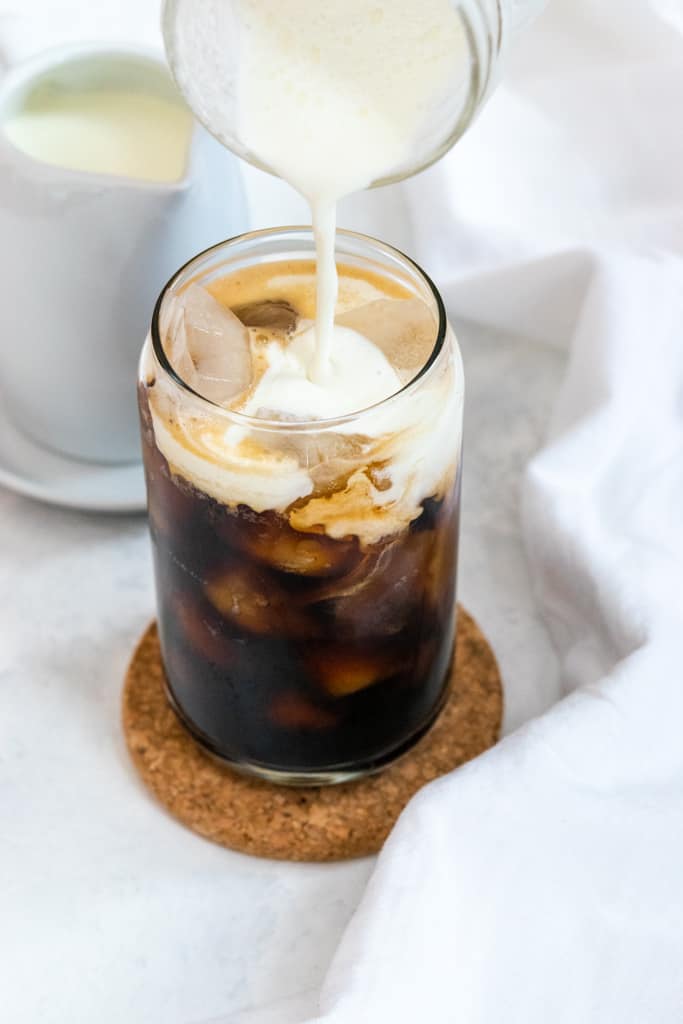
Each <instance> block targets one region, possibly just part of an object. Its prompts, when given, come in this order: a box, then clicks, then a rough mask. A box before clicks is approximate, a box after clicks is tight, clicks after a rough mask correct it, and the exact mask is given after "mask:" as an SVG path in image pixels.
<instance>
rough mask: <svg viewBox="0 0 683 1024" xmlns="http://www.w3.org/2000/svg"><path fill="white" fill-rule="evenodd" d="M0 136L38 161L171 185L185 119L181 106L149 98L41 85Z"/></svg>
mask: <svg viewBox="0 0 683 1024" xmlns="http://www.w3.org/2000/svg"><path fill="white" fill-rule="evenodd" d="M2 131H3V132H4V134H5V135H6V136H7V138H8V139H9V140H10V142H11V143H12V144H13V145H15V146H16V147H17V149H20V150H21V151H22V152H24V153H26V154H27V155H28V156H30V157H33V159H34V160H39V161H42V162H43V163H47V164H53V165H56V166H59V167H67V168H69V169H71V170H75V171H86V172H89V173H93V174H113V175H116V176H119V177H126V178H136V179H138V180H141V181H159V182H171V181H178V180H179V179H180V178H182V176H183V174H184V173H185V164H186V162H187V151H188V146H189V142H190V133H191V131H192V117H191V115H190V112H189V110H188V109H187V108H186V107H185V106H184V104H183V103H182V102H180V101H174V100H171V99H165V98H163V97H161V96H155V95H153V94H151V93H144V92H132V91H129V90H127V89H125V88H121V89H113V88H107V89H104V88H94V87H93V88H91V89H68V88H57V87H42V88H39V89H37V90H36V91H35V93H34V94H33V95H31V96H29V97H28V99H27V100H26V101H25V102H24V104H23V105H22V106H21V107H20V108H19V109H18V110H17V111H15V112H14V113H13V114H12V115H11V116H10V117H9V118H8V119H7V120H6V121H5V122H4V123H3V125H2Z"/></svg>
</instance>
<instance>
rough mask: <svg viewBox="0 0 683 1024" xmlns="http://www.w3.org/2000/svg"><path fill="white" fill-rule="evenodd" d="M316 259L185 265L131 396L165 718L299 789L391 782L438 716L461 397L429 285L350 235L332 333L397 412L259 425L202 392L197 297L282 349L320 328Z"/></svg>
mask: <svg viewBox="0 0 683 1024" xmlns="http://www.w3.org/2000/svg"><path fill="white" fill-rule="evenodd" d="M314 259H315V245H314V240H313V237H312V234H311V231H310V229H307V228H282V229H275V230H270V231H260V232H254V233H251V234H247V235H242V236H239V237H238V238H234V239H231V240H230V241H228V242H224V243H222V244H220V245H217V246H215V247H213V248H212V249H210V250H208V251H207V252H204V253H202V254H200V255H199V256H197V257H196V258H195V259H193V260H191V261H190V262H189V263H188V264H187V265H186V266H185V267H183V268H182V269H181V270H180V271H179V272H178V273H177V274H176V275H175V276H174V277H173V278H172V279H171V281H170V282H169V283H168V284H167V286H166V287H165V288H164V290H163V292H162V294H161V296H160V298H159V301H158V303H157V306H156V309H155V311H154V315H153V321H152V328H151V332H150V336H149V337H148V339H147V341H146V343H145V346H144V349H143V354H142V359H141V363H140V377H139V402H140V417H141V425H142V440H143V450H144V462H145V473H146V480H147V494H148V508H149V522H150V530H151V536H152V547H153V555H154V568H155V578H156V591H157V606H158V626H159V639H160V644H161V651H162V657H163V663H164V669H165V676H166V685H167V692H168V697H169V700H170V702H171V703H172V705H173V707H174V709H175V710H176V712H177V714H178V715H179V716H180V718H181V720H182V722H183V723H184V725H185V726H186V727H187V729H189V730H190V732H191V733H192V735H193V736H194V738H195V739H196V740H197V741H198V742H199V743H200V744H202V745H203V746H204V747H205V748H206V749H207V750H209V751H210V752H211V753H213V754H214V755H217V756H218V757H220V758H222V759H223V760H224V761H226V762H228V763H229V764H230V765H232V766H233V767H234V768H236V769H237V770H240V771H243V772H248V773H251V774H255V775H258V776H260V777H262V778H265V779H268V780H270V781H274V782H282V783H286V784H301V785H307V784H310V785H317V784H324V783H332V782H341V781H347V780H349V779H352V778H356V777H359V776H362V775H364V774H367V773H369V772H373V771H377V770H379V769H381V768H382V767H384V766H385V765H388V764H389V763H391V762H392V761H393V760H395V759H396V758H397V757H399V756H400V755H401V754H402V753H404V752H405V751H407V750H408V749H409V748H410V747H412V746H413V744H415V743H416V742H417V740H418V739H419V738H420V737H421V736H422V735H423V734H424V733H425V732H426V731H427V729H428V728H429V727H430V725H431V724H432V722H433V721H434V719H435V718H436V716H437V715H438V712H439V710H440V708H441V707H442V705H443V703H444V701H445V699H446V696H447V690H448V685H449V682H450V678H451V669H452V657H453V648H454V639H455V628H456V604H455V590H456V567H457V549H458V529H459V507H460V479H461V438H462V411H463V399H464V378H463V369H462V361H461V358H460V352H459V349H458V345H457V341H456V339H455V335H454V333H453V331H452V329H451V327H450V326H449V324H448V321H447V319H446V314H445V310H444V306H443V302H442V300H441V297H440V295H439V293H438V291H437V290H436V288H435V287H434V285H433V284H432V282H431V281H430V280H429V278H428V277H427V275H426V274H425V273H424V272H423V271H422V270H421V269H420V268H419V267H418V266H417V265H416V264H415V263H413V262H412V261H411V260H410V259H409V258H408V257H406V256H404V255H403V254H402V253H399V252H398V251H397V250H395V249H393V248H391V247H390V246H388V245H385V244H383V243H381V242H378V241H376V240H374V239H371V238H368V237H366V236H363V235H358V234H355V233H352V232H347V231H339V232H338V234H337V242H336V259H337V267H338V271H339V275H340V291H339V302H338V306H337V314H338V316H337V322H338V323H340V324H344V325H346V327H347V328H349V329H351V330H352V331H354V332H357V333H359V334H361V335H362V336H363V337H366V338H369V339H370V341H372V342H373V343H374V344H375V345H376V346H377V347H378V348H380V349H381V351H382V353H383V354H384V355H385V356H386V358H387V360H388V361H389V363H390V364H391V365H392V367H394V368H395V370H396V373H397V375H398V379H399V380H400V386H399V387H398V389H397V390H396V392H395V393H393V394H392V395H391V396H390V397H388V398H386V399H384V400H382V401H380V402H375V404H373V405H370V406H369V407H366V408H363V409H359V410H357V411H354V412H352V413H350V414H346V415H343V416H336V417H334V418H327V417H325V416H318V417H316V418H315V419H311V418H308V419H297V418H296V417H292V416H288V417H282V416H279V415H278V414H277V413H275V412H273V411H272V410H269V409H267V408H265V409H261V408H259V409H257V410H253V409H251V411H250V413H249V414H247V413H245V412H244V411H243V409H242V410H241V411H240V410H239V409H236V408H232V407H230V403H226V402H225V401H222V400H221V398H220V396H218V397H217V396H216V393H215V392H213V391H211V389H210V388H209V389H208V390H207V389H203V388H202V387H200V384H198V381H199V382H200V383H201V380H202V378H201V375H199V376H198V374H197V367H196V366H194V365H193V364H192V360H191V359H188V354H187V351H185V350H182V351H181V348H180V347H179V345H178V342H177V337H176V335H177V333H178V331H179V330H184V329H185V327H186V326H187V325H185V326H183V316H185V317H186V316H187V315H188V310H189V308H190V305H189V303H188V304H187V305H185V306H183V300H184V296H186V295H188V294H189V292H188V289H190V288H193V289H195V290H196V289H197V288H201V289H203V290H207V292H208V294H209V295H210V296H211V298H210V300H209V301H210V302H212V303H213V304H214V305H213V306H212V308H216V309H218V311H219V312H220V307H223V308H226V309H230V310H231V311H232V312H234V313H235V314H236V315H237V317H238V318H239V320H240V324H241V323H243V324H244V325H246V326H247V329H248V332H249V336H250V339H251V343H252V344H253V346H255V349H254V351H259V349H258V346H259V345H263V344H265V342H266V341H268V340H269V339H270V342H269V343H272V338H273V334H272V332H273V331H275V332H276V333H277V331H278V330H280V331H281V332H282V337H281V339H280V341H281V343H282V345H283V346H284V349H285V350H286V347H287V345H290V344H292V345H293V344H295V342H296V338H297V337H300V334H301V330H302V329H303V327H305V325H306V324H310V320H311V317H312V316H313V315H314V309H315V306H314V303H315V288H314V282H315V263H314ZM201 301H203V300H201ZM179 309H180V310H181V314H180V315H179V313H178V310H179ZM200 314H201V316H203V317H204V318H206V310H204V309H203V307H202V309H201V310H200ZM231 315H232V314H231ZM233 322H234V318H233ZM200 326H201V325H200ZM203 329H204V330H205V332H206V331H208V334H207V335H206V336H207V337H210V335H211V332H212V331H214V332H215V331H217V330H218V328H217V327H215V325H213V324H209V325H208V327H207V324H206V322H205V320H204V321H203ZM354 336H355V335H354ZM226 343H228V342H226ZM179 353H180V354H179ZM255 361H256V363H257V362H258V357H257V356H256V357H255ZM363 372H364V370H363V365H360V364H359V367H358V373H359V374H362V373H363ZM206 379H209V381H210V383H214V384H215V381H213V379H212V378H210V375H209V377H208V378H206ZM207 394H208V395H209V396H211V397H207Z"/></svg>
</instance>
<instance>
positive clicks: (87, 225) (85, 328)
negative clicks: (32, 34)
mask: <svg viewBox="0 0 683 1024" xmlns="http://www.w3.org/2000/svg"><path fill="white" fill-rule="evenodd" d="M245 226H246V211H245V204H244V200H243V193H242V188H241V182H240V176H239V170H238V167H237V161H236V159H235V157H233V155H232V154H231V153H229V152H228V151H227V150H225V148H224V147H223V146H221V145H220V144H219V143H218V142H216V141H215V140H214V139H213V138H212V137H211V136H210V135H209V134H208V133H207V132H206V131H205V130H204V129H203V128H202V127H201V126H199V125H197V124H196V123H195V122H193V121H192V118H191V115H190V114H189V112H188V111H187V109H186V108H185V107H184V105H183V103H182V100H181V99H180V98H179V96H178V93H177V90H176V89H175V86H174V85H173V83H172V81H171V78H170V76H169V74H168V72H167V70H166V67H165V65H164V63H163V61H162V60H161V59H160V58H157V57H156V56H155V55H151V54H149V53H147V52H145V51H142V50H138V49H134V48H121V47H116V48H110V47H98V46H76V47H66V48H60V49H57V50H52V51H49V52H48V53H45V54H43V55H40V56H38V57H35V58H33V59H31V60H29V61H27V62H26V63H24V64H23V65H21V66H18V67H16V68H15V69H14V70H12V71H10V72H9V73H8V74H6V75H5V77H4V78H3V79H2V80H1V81H0V239H2V249H1V251H0V261H1V263H0V274H1V277H0V280H1V282H2V288H1V291H0V401H1V402H4V403H5V404H6V407H7V410H8V412H9V413H10V415H11V417H12V419H13V420H14V421H15V423H16V425H17V426H18V427H19V428H20V429H21V430H22V431H23V432H25V433H26V434H27V435H29V436H30V437H32V438H33V439H34V440H36V441H38V442H39V443H41V444H43V445H45V446H47V447H49V448H52V449H55V450H58V451H60V452H62V453H64V454H66V455H69V456H73V457H76V458H81V459H87V460H91V461H96V462H102V463H124V462H131V461H135V460H137V459H138V452H139V439H138V433H139V432H138V424H137V413H136V407H135V371H136V364H137V357H138V353H139V349H140V340H141V339H142V338H144V336H145V333H146V332H147V329H148V325H149V318H150V314H151V310H152V308H153V306H154V300H155V298H156V295H157V294H158V293H159V290H160V288H161V287H162V285H163V284H164V282H165V281H166V280H167V279H168V278H169V277H170V275H171V274H172V273H173V272H174V271H175V270H176V269H177V267H178V266H179V265H180V264H182V263H184V262H185V261H186V260H188V259H189V258H190V257H191V256H193V255H194V254H195V253H196V252H197V251H198V250H200V249H204V248H206V247H208V246H209V245H212V244H214V243H216V242H218V241H220V240H222V239H224V238H226V237H230V236H231V235H234V234H236V233H238V232H239V231H242V230H243V229H244V227H245Z"/></svg>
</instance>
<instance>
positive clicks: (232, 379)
mask: <svg viewBox="0 0 683 1024" xmlns="http://www.w3.org/2000/svg"><path fill="white" fill-rule="evenodd" d="M164 324H165V325H166V337H165V349H166V354H167V355H168V357H169V359H170V361H171V364H172V366H173V368H174V369H175V371H176V373H178V374H179V375H180V376H181V377H182V379H183V380H184V381H185V382H186V383H187V384H189V385H190V387H192V388H193V389H194V390H195V391H197V392H198V393H199V394H200V395H202V397H204V398H208V399H209V401H211V402H215V403H216V404H217V405H226V404H227V403H228V402H230V400H231V399H233V398H235V397H236V396H237V395H239V394H241V393H242V392H243V391H245V390H246V389H247V388H248V387H249V385H250V383H251V379H252V366H251V348H250V345H249V331H248V330H247V328H246V327H245V326H244V324H243V323H242V321H241V320H239V319H238V318H237V317H236V316H235V314H234V313H232V312H231V311H230V310H229V309H226V308H225V306H222V305H221V304H220V302H218V301H217V300H216V299H214V298H213V296H212V295H210V294H209V293H208V292H207V291H206V289H205V288H202V287H200V286H199V285H197V284H192V285H190V287H189V288H187V289H186V290H185V291H184V292H182V294H181V295H178V296H175V297H174V299H173V303H172V305H171V306H170V308H169V310H168V311H167V313H166V316H165V317H164V320H163V321H162V329H163V327H164Z"/></svg>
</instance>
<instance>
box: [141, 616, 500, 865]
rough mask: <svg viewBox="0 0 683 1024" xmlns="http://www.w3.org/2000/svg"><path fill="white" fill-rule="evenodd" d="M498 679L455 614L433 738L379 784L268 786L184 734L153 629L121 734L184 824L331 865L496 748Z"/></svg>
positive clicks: (234, 843)
mask: <svg viewBox="0 0 683 1024" xmlns="http://www.w3.org/2000/svg"><path fill="white" fill-rule="evenodd" d="M502 713H503V695H502V688H501V681H500V674H499V671H498V666H497V664H496V660H495V657H494V655H493V653H492V651H491V648H490V647H489V645H488V643H487V641H486V638H485V637H484V635H483V634H482V632H481V630H480V629H479V627H478V626H477V624H476V623H475V621H474V620H473V619H472V617H471V616H470V615H468V613H467V612H466V611H465V610H464V609H462V608H460V609H459V612H458V634H457V641H456V651H455V658H454V672H453V679H452V685H451V690H450V695H449V697H448V700H447V702H446V704H445V706H444V708H443V711H442V712H441V714H440V715H439V717H438V718H437V720H436V722H435V723H434V725H433V726H432V727H431V729H430V730H429V732H428V733H427V734H426V735H425V736H424V737H423V738H422V739H421V740H420V741H419V743H418V744H417V745H416V746H415V747H413V749H412V750H410V751H409V752H408V753H407V754H405V755H404V756H403V757H402V758H401V759H400V760H398V761H396V762H395V763H394V764H393V765H391V766H390V767H389V768H386V769H385V770H384V771H383V772H382V773H381V774H379V775H372V776H369V777H367V778H365V779H361V780H360V781H358V782H350V783H346V784H341V785H336V786H317V787H315V788H313V787H311V788H301V787H298V786H297V787H291V788H288V787H285V786H277V785H271V784H269V783H266V782H261V781H259V780H258V779H252V778H249V777H247V776H244V775H239V774H237V773H236V772H233V771H231V770H230V768H228V767H227V766H226V767H224V766H223V765H222V764H221V763H220V762H219V761H217V760H216V759H214V758H213V757H211V756H210V755H208V754H207V753H205V752H204V750H203V749H202V748H201V747H200V746H198V745H197V743H195V741H194V740H193V739H192V737H191V736H190V735H189V733H188V732H187V731H186V730H185V728H184V727H183V726H182V725H181V723H180V721H179V719H178V718H177V716H176V714H175V712H174V711H173V710H172V708H171V706H170V704H169V703H168V700H167V697H166V693H165V689H164V670H163V666H162V662H161V654H160V650H159V642H158V638H157V629H156V625H155V624H152V625H151V626H150V627H149V628H148V629H147V631H146V633H145V634H144V636H143V637H142V640H141V641H140V643H139V645H138V648H137V650H136V651H135V653H134V655H133V658H132V660H131V663H130V666H129V668H128V674H127V676H126V681H125V686H124V691H123V728H124V731H125V734H126V741H127V743H128V749H129V750H130V753H131V756H132V758H133V761H134V763H135V766H136V768H137V770H138V772H139V773H140V775H141V777H142V780H143V782H144V783H145V785H146V786H147V787H148V788H149V789H150V790H151V791H152V793H153V794H154V795H155V797H156V798H157V799H158V800H159V802H160V803H161V804H163V806H164V807H165V808H166V809H167V810H168V811H169V812H170V813H171V814H172V815H173V816H174V817H175V818H177V819H178V820H179V821H180V822H182V824H183V825H186V826H187V828H190V829H192V830H193V831H195V832H197V833H199V835H201V836H204V837H205V838H206V839H211V840H213V841H214V842H216V843H220V844H221V845H222V846H227V847H229V848H230V849H232V850H240V851H242V852H243V853H250V854H254V855H256V856H258V857H274V858H277V859H279V860H292V861H332V860H346V859H350V858H352V857H363V856H366V855H367V854H371V853H376V852H377V851H378V850H379V849H380V847H381V846H382V844H383V842H384V840H385V839H386V837H387V835H388V834H389V832H390V830H391V828H392V826H393V825H394V822H395V821H396V819H397V818H398V816H399V814H400V813H401V811H402V810H403V808H404V807H405V805H406V804H407V803H408V800H409V799H410V798H411V796H413V794H414V793H416V792H417V790H418V789H421V788H422V786H424V785H425V784H426V783H427V782H431V781H432V780H433V779H436V778H438V776H440V775H445V774H446V773H447V772H450V771H452V770H453V768H456V767H457V766H458V765H460V764H463V763H464V762H465V761H469V760H470V759H471V758H473V757H476V756H477V754H481V753H482V752H483V751H484V750H487V749H488V748H489V747H491V746H493V744H494V743H495V742H496V740H497V739H498V735H499V732H500V724H501V719H502Z"/></svg>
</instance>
